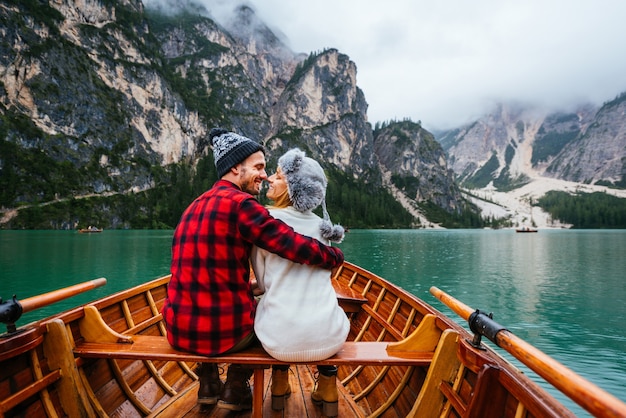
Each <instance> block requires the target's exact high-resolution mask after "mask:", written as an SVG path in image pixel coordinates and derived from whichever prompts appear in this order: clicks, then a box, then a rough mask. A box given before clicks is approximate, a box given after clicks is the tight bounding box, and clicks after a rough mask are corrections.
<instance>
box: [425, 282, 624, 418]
mask: <svg viewBox="0 0 626 418" xmlns="http://www.w3.org/2000/svg"><path fill="white" fill-rule="evenodd" d="M430 293H432V294H433V296H435V297H436V298H437V299H439V300H440V301H441V302H443V303H444V304H445V305H446V306H448V307H449V308H450V309H452V310H453V311H454V312H455V313H456V314H457V315H459V316H460V317H461V318H463V319H465V320H468V318H469V317H470V315H472V314H473V313H474V312H476V310H475V309H472V308H470V307H469V306H467V305H465V304H464V303H463V302H460V301H458V300H457V299H455V298H453V297H452V296H450V295H448V294H447V293H445V292H444V291H442V290H440V289H438V288H437V287H435V286H433V287H431V288H430ZM490 339H491V338H490ZM492 341H493V342H494V343H495V344H497V345H498V347H501V348H503V349H505V350H506V351H508V352H509V353H511V354H512V355H513V356H514V357H515V358H516V359H518V360H519V361H521V362H522V363H523V364H525V365H526V366H528V367H529V368H530V369H531V370H533V371H534V372H535V373H537V374H538V375H539V376H541V377H543V378H544V379H545V380H546V381H547V382H548V383H550V384H551V385H553V386H554V387H556V388H557V389H558V390H560V391H561V392H563V393H564V394H565V395H567V396H568V397H569V398H570V399H572V400H573V401H574V402H576V403H577V404H578V405H580V406H582V407H583V408H585V409H586V410H587V411H588V412H590V413H591V414H593V415H594V416H596V417H626V404H625V403H624V402H622V401H621V400H619V399H618V398H616V397H615V396H613V395H611V394H610V393H608V392H606V391H604V390H603V389H601V388H599V387H598V386H596V385H594V384H593V383H591V382H590V381H588V380H586V379H584V378H583V377H581V376H579V375H578V374H576V373H574V372H573V371H572V370H570V369H568V368H567V367H565V366H564V365H562V364H561V363H559V362H558V361H556V360H554V359H553V358H552V357H550V356H548V355H547V354H545V353H543V352H542V351H540V350H538V349H537V348H535V347H533V346H532V345H530V344H528V343H527V342H525V341H524V340H522V339H521V338H519V337H516V336H515V335H514V334H512V333H511V332H510V331H509V330H507V329H502V330H500V331H498V332H497V334H496V335H495V338H494V339H492Z"/></svg>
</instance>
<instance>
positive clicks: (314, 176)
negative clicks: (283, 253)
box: [278, 148, 345, 242]
mask: <svg viewBox="0 0 626 418" xmlns="http://www.w3.org/2000/svg"><path fill="white" fill-rule="evenodd" d="M278 166H279V167H280V169H281V170H282V172H283V175H284V176H285V179H286V180H287V192H288V193H289V198H290V199H291V203H292V204H293V207H294V208H295V209H296V210H297V211H299V212H307V211H310V210H313V209H315V208H316V207H318V206H319V205H320V204H321V205H322V211H323V213H324V219H323V220H322V222H321V223H320V230H321V231H322V236H323V237H324V238H326V239H327V240H329V241H333V242H341V241H342V240H343V236H344V232H345V231H344V229H343V227H342V226H341V225H333V224H332V222H331V221H330V216H329V215H328V211H327V210H326V186H327V185H328V180H327V179H326V175H325V174H324V170H323V169H322V167H321V166H320V165H319V163H318V162H317V161H315V160H314V159H312V158H309V157H307V156H305V154H304V151H302V150H300V149H298V148H294V149H291V150H289V151H287V152H286V153H285V154H284V155H283V156H282V157H280V158H279V159H278Z"/></svg>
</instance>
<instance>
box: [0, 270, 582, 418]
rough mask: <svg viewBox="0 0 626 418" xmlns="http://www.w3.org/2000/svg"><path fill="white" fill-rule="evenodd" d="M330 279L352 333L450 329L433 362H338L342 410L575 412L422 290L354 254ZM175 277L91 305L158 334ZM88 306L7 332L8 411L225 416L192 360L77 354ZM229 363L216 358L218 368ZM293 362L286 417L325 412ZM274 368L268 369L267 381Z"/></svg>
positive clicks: (117, 322)
mask: <svg viewBox="0 0 626 418" xmlns="http://www.w3.org/2000/svg"><path fill="white" fill-rule="evenodd" d="M332 280H333V281H334V282H333V283H334V284H335V285H336V287H337V288H338V289H343V290H344V293H345V292H349V293H351V294H352V295H353V296H354V298H353V300H350V298H347V299H344V300H340V303H343V304H344V305H343V306H344V307H345V310H346V314H347V315H348V317H349V319H350V334H349V337H348V339H349V340H352V341H386V342H390V343H393V342H397V341H401V340H404V339H405V338H406V337H407V336H409V335H410V334H411V333H413V332H414V331H415V330H416V329H417V327H418V326H419V325H420V323H422V321H423V320H424V318H425V317H426V316H430V315H433V316H434V317H435V320H434V327H435V328H436V330H437V331H440V332H442V333H443V334H444V335H448V334H450V333H453V334H454V337H453V338H454V341H453V345H449V344H448V345H447V349H448V352H447V353H443V348H441V351H442V352H441V353H437V352H435V354H436V355H435V357H436V358H440V359H442V361H438V362H437V363H436V362H435V360H433V364H432V365H430V367H429V366H390V365H385V364H381V365H376V366H362V365H358V364H354V365H351V364H349V365H344V366H341V367H339V371H338V381H340V385H339V393H340V406H339V408H340V416H346V417H362V416H384V417H406V416H429V415H431V414H432V415H437V416H439V415H440V414H441V413H442V411H443V412H445V411H447V412H445V413H444V415H450V416H463V415H469V416H499V417H516V416H527V417H532V416H542V417H543V416H553V417H568V416H574V414H572V413H571V412H570V411H569V410H568V409H566V408H565V407H564V406H563V405H562V404H561V403H559V402H558V401H557V400H555V399H554V398H553V397H552V396H550V395H549V394H547V393H546V392H545V391H544V390H543V389H541V388H539V386H538V385H537V384H535V383H534V382H533V381H531V380H530V379H529V378H528V377H527V376H526V375H524V374H523V373H521V372H519V371H518V370H517V369H516V368H515V367H513V366H512V365H511V364H510V363H509V362H507V361H506V360H505V359H504V358H503V357H501V356H500V355H498V354H497V353H495V352H493V351H492V350H491V349H489V348H487V347H485V346H484V345H483V346H481V347H474V346H473V345H472V344H471V341H472V337H473V336H472V335H470V334H469V333H468V332H466V331H465V330H464V329H463V328H462V327H461V326H459V325H458V324H457V323H456V322H454V321H453V320H452V319H450V318H448V317H447V316H445V315H443V314H442V313H440V312H438V311H437V310H436V309H434V308H433V307H432V306H430V305H428V304H426V303H425V302H424V301H422V300H421V299H418V298H417V297H415V296H413V295H411V294H409V293H407V292H405V291H404V290H402V289H400V288H399V287H397V286H395V285H393V284H391V283H389V282H388V281H385V280H383V279H382V278H380V277H378V276H376V275H374V274H372V273H370V272H368V271H366V270H363V269H361V268H359V267H358V266H355V265H353V264H350V263H345V264H344V265H343V267H342V268H341V269H340V271H339V272H338V273H337V274H336V275H335V276H334V277H333V278H332ZM168 281H169V277H168V276H165V277H162V278H159V279H156V280H153V281H151V282H148V283H145V284H143V285H141V286H137V287H135V288H133V289H129V290H127V291H123V292H120V293H116V294H114V295H111V296H109V297H106V298H103V299H100V300H98V301H95V302H93V303H92V304H90V305H93V306H94V307H95V308H96V309H97V310H98V312H99V313H100V316H101V317H102V319H103V320H104V322H105V323H106V325H107V326H108V327H110V328H111V329H112V330H114V331H115V332H116V333H119V334H122V335H133V334H143V335H157V336H162V335H165V327H164V324H163V322H162V318H161V314H160V311H161V308H162V306H163V303H164V300H165V296H166V289H167V284H168ZM84 316H85V309H84V308H83V307H79V308H75V309H73V310H70V311H67V312H64V313H61V314H58V315H55V316H53V317H50V318H46V319H44V320H41V321H37V322H35V323H32V324H29V325H27V326H25V327H22V328H20V329H18V332H16V333H13V334H11V335H6V334H5V336H4V338H2V339H1V340H0V353H1V354H0V399H5V400H4V401H0V412H2V414H3V416H28V417H29V418H36V417H52V416H55V414H56V416H68V415H69V416H102V417H105V416H109V417H114V416H117V417H143V416H159V417H167V416H187V417H194V416H227V415H226V412H225V411H222V410H219V408H216V407H212V406H210V407H208V406H204V407H203V406H200V405H198V404H197V390H198V374H197V372H196V368H197V363H193V362H174V361H150V360H119V359H117V360H115V359H104V358H99V359H91V358H90V359H87V358H80V357H76V356H74V355H73V354H72V350H73V348H74V347H76V344H78V343H80V342H81V341H84V340H85V338H86V337H87V336H88V334H89V332H90V330H88V329H84V325H83V326H82V328H81V324H84V322H82V321H81V320H82V319H83V317H84ZM440 345H441V344H440ZM450 347H452V349H450ZM437 350H440V347H439V346H438V348H437ZM446 356H447V357H446ZM443 359H445V361H443ZM435 363H436V364H435ZM227 367H228V365H227V364H223V365H221V370H222V372H224V371H225V370H226V369H227ZM440 369H441V370H443V371H441V370H440ZM291 370H292V373H291V374H290V376H291V377H290V379H291V380H290V381H291V383H292V387H293V390H294V395H292V396H291V397H290V398H289V399H288V400H287V403H286V407H285V411H284V415H283V416H285V417H302V416H319V415H320V413H321V412H320V411H321V410H320V409H319V408H318V407H316V406H315V405H313V404H312V402H311V401H310V393H311V391H312V390H313V385H314V379H315V374H316V368H315V366H313V365H304V364H302V365H292V367H291ZM440 374H441V375H442V376H444V377H443V378H440V376H439V375H440ZM270 376H271V370H270V369H268V370H267V371H266V376H265V379H264V380H265V382H270V380H271V379H270ZM433 376H435V377H433ZM437 378H439V380H437V381H436V382H435V383H433V379H437ZM296 386H297V387H296ZM264 393H265V400H264V404H263V411H264V415H266V416H270V415H271V414H272V411H271V396H270V395H269V393H270V391H269V387H268V388H267V389H265V390H264ZM431 404H432V405H431ZM68 411H70V412H68ZM435 411H438V412H437V413H436V414H435ZM485 414H487V415H485ZM239 416H242V417H246V416H250V414H247V415H246V413H243V414H240V415H239Z"/></svg>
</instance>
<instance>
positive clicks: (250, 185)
mask: <svg viewBox="0 0 626 418" xmlns="http://www.w3.org/2000/svg"><path fill="white" fill-rule="evenodd" d="M247 174H248V172H247V170H246V169H245V168H242V170H241V177H242V178H243V181H242V182H241V190H242V191H244V192H246V193H250V194H251V195H253V196H257V195H258V194H259V189H258V188H256V187H255V184H254V177H252V176H248V175H247Z"/></svg>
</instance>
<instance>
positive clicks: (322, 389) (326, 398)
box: [311, 367, 339, 417]
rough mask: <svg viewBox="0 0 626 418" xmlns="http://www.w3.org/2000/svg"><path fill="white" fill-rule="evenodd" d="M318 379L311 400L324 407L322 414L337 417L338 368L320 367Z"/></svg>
mask: <svg viewBox="0 0 626 418" xmlns="http://www.w3.org/2000/svg"><path fill="white" fill-rule="evenodd" d="M318 372H319V375H318V379H317V381H316V382H315V389H314V390H313V393H311V400H312V401H313V403H314V404H316V405H321V406H322V412H323V413H324V415H326V416H327V417H336V416H337V415H338V413H339V394H338V393H337V368H336V367H332V368H331V367H328V368H323V369H322V368H321V367H318Z"/></svg>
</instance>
